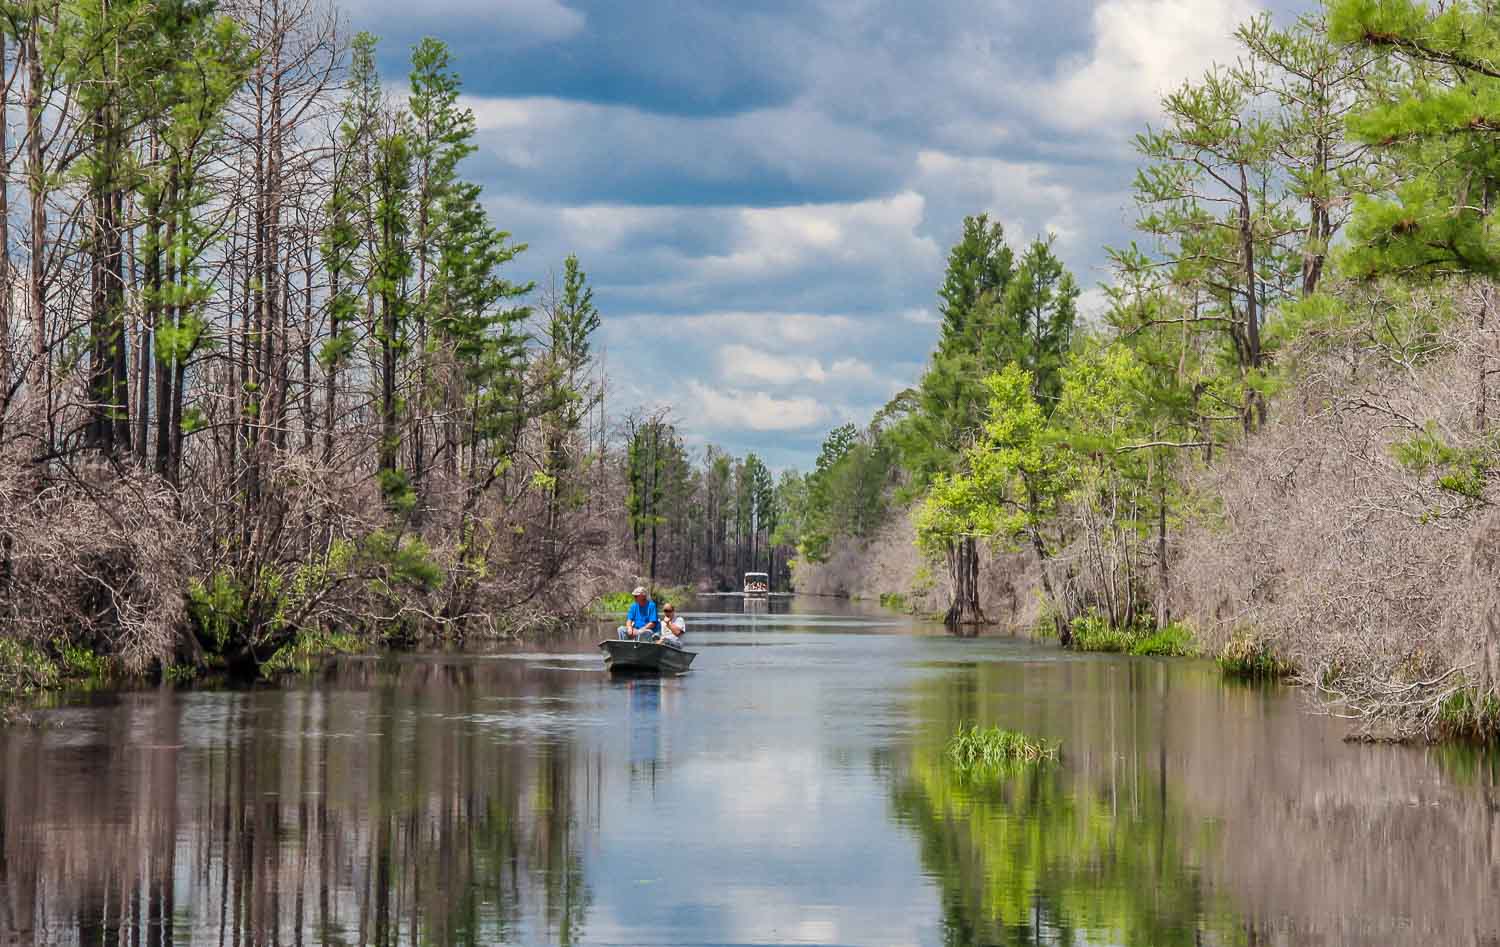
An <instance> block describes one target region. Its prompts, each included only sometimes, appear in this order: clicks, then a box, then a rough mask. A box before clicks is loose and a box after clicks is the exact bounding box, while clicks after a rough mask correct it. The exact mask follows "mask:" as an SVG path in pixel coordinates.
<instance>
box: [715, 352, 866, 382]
mask: <svg viewBox="0 0 1500 947" xmlns="http://www.w3.org/2000/svg"><path fill="white" fill-rule="evenodd" d="M719 372H720V374H721V375H722V376H723V377H724V378H726V379H728V380H729V381H733V382H750V383H752V384H769V385H803V384H813V385H822V384H824V383H826V382H835V381H837V382H865V381H873V380H874V379H875V371H874V369H872V368H871V367H870V366H869V365H867V364H865V363H864V362H862V361H860V360H859V359H857V358H840V359H835V360H834V361H833V362H831V363H829V364H828V365H827V366H826V367H825V366H824V364H823V363H822V362H821V361H819V360H818V359H816V358H812V357H809V356H805V355H795V354H783V353H776V352H769V351H766V350H764V349H760V348H752V347H751V346H748V345H726V346H724V347H722V348H720V349H719Z"/></svg>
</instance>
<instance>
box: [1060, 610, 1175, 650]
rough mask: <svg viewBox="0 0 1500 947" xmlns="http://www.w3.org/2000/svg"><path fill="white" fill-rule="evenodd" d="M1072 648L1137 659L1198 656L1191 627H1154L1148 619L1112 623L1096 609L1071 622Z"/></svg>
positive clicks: (1171, 624)
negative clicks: (1126, 624)
mask: <svg viewBox="0 0 1500 947" xmlns="http://www.w3.org/2000/svg"><path fill="white" fill-rule="evenodd" d="M1072 632H1073V641H1072V645H1071V647H1072V648H1073V649H1074V650H1077V651H1097V652H1107V653H1113V654H1134V655H1139V656H1152V657H1171V658H1190V657H1195V656H1197V654H1198V653H1199V650H1198V644H1197V640H1196V638H1195V637H1194V635H1193V631H1192V629H1191V628H1189V627H1187V626H1186V625H1184V624H1182V623H1181V622H1171V623H1170V624H1168V625H1166V626H1165V627H1161V628H1157V627H1155V626H1154V625H1152V624H1151V623H1150V621H1149V620H1145V619H1140V620H1137V621H1136V623H1135V624H1133V625H1129V626H1123V627H1122V626H1120V625H1116V624H1111V623H1110V620H1109V617H1108V616H1106V615H1103V614H1101V613H1100V612H1099V610H1098V609H1089V610H1088V611H1087V612H1085V613H1084V614H1082V615H1079V616H1078V617H1077V618H1075V619H1073V625H1072Z"/></svg>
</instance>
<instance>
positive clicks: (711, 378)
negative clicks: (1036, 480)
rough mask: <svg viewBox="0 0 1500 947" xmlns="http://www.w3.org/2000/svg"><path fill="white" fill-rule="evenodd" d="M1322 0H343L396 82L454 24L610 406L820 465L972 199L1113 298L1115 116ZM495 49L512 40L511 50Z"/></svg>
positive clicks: (1128, 116)
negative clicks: (590, 318) (1263, 14)
mask: <svg viewBox="0 0 1500 947" xmlns="http://www.w3.org/2000/svg"><path fill="white" fill-rule="evenodd" d="M1310 2H1311V0H1052V2H1049V3H1047V4H1035V3H1022V2H1018V0H942V2H938V3H932V4H911V3H909V2H906V0H765V2H758V3H755V4H749V5H743V4H741V5H726V4H723V3H721V2H718V0H670V2H668V0H633V2H631V3H617V2H609V0H498V2H494V0H428V2H424V3H423V4H421V5H419V6H411V5H407V6H405V7H400V8H398V9H393V8H390V7H389V6H388V5H384V4H377V3H375V2H374V0H355V2H354V3H353V5H352V6H351V7H350V10H351V12H352V13H353V15H354V20H355V25H356V26H359V27H365V28H370V29H372V30H374V31H376V32H377V33H379V34H381V35H382V36H383V37H385V41H384V42H383V43H382V46H381V49H382V52H383V55H388V56H390V57H391V59H390V61H389V62H387V61H386V60H384V59H383V60H382V71H383V74H384V75H386V77H387V78H388V80H389V81H390V82H391V83H392V86H393V88H394V87H397V86H404V84H405V74H406V71H407V70H406V65H405V63H404V62H402V61H401V60H402V59H404V56H405V53H406V50H407V49H408V48H409V46H410V43H411V42H413V41H414V40H415V39H416V38H418V37H420V36H422V35H426V34H431V35H437V36H439V37H441V38H443V39H446V40H447V41H448V42H449V43H450V44H451V46H452V48H453V53H454V65H455V68H456V69H457V70H458V71H459V72H460V73H461V74H462V75H463V78H464V83H465V85H464V88H465V90H467V92H468V93H469V94H467V95H465V96H464V99H463V104H464V105H465V106H467V107H469V108H471V109H472V110H473V111H474V113H475V117H476V120H477V122H478V126H479V135H478V140H477V142H476V143H477V144H478V146H479V150H478V152H477V153H476V154H475V155H474V156H472V157H471V158H470V159H469V160H468V161H467V162H466V164H465V168H464V173H465V174H466V175H468V176H470V177H471V178H473V179H474V180H477V181H479V182H480V183H481V184H483V185H484V187H485V194H486V201H487V204H488V206H489V208H490V210H491V212H492V214H493V217H494V220H495V222H496V223H497V224H498V225H500V226H502V227H503V228H504V229H506V230H508V231H510V232H512V233H513V234H514V235H515V238H516V239H517V240H518V241H522V242H525V243H527V244H529V245H530V249H529V250H528V251H527V253H525V254H523V255H522V256H521V257H520V258H519V259H518V260H517V261H516V262H515V263H513V264H511V266H510V267H509V268H508V269H509V272H508V274H507V275H509V276H510V277H511V278H513V279H516V280H518V281H524V280H527V279H536V280H537V281H538V282H539V283H540V284H541V285H543V286H546V285H548V284H549V281H555V279H556V276H557V274H558V273H559V272H560V270H561V266H562V260H563V258H564V256H566V255H567V254H568V253H570V252H571V253H577V254H578V255H579V257H580V258H581V261H582V263H583V266H584V269H585V270H587V271H588V273H589V276H590V279H591V282H592V285H593V286H594V288H595V301H596V303H597V304H598V305H599V307H600V309H601V311H602V312H603V313H604V316H605V322H604V330H603V332H602V334H601V339H600V349H601V351H603V352H605V353H607V362H608V366H609V370H610V371H611V373H612V374H613V376H614V383H613V388H612V389H611V403H612V404H613V405H615V406H616V407H617V408H618V409H619V410H621V411H625V410H629V409H630V408H632V407H635V406H636V404H644V403H661V402H662V401H670V402H672V403H673V404H674V405H676V406H677V412H676V413H677V416H678V417H679V419H680V421H681V423H682V426H683V429H684V431H685V432H686V433H688V434H689V435H690V437H692V438H693V439H694V440H695V441H697V442H705V441H711V442H717V443H720V444H722V445H724V446H726V447H727V448H729V449H731V450H733V451H735V452H743V451H745V450H748V449H754V450H756V451H757V452H758V453H760V454H761V455H762V456H763V457H766V458H767V459H768V460H770V459H772V458H779V460H780V462H781V463H783V464H786V465H797V466H803V467H805V466H806V465H807V464H808V463H810V462H811V457H812V456H815V455H816V449H817V444H818V443H819V442H820V440H821V437H822V434H823V433H824V432H825V431H826V429H827V427H828V426H829V425H831V424H836V423H840V422H842V421H844V420H854V421H863V420H866V419H867V418H868V417H869V414H870V412H871V411H873V410H875V409H876V408H878V407H879V406H880V405H881V404H883V403H884V401H885V399H887V398H888V397H889V396H890V394H891V393H893V392H894V391H896V390H899V389H900V388H902V387H905V386H906V385H909V384H911V383H912V382H914V381H915V380H916V378H917V376H918V374H919V373H920V370H921V366H922V364H923V363H924V361H925V359H926V357H927V354H928V353H929V352H930V351H931V350H932V347H933V345H934V343H935V341H936V335H937V323H938V317H937V313H936V306H937V300H936V298H935V294H936V288H937V286H938V283H939V282H940V280H941V278H942V271H943V264H944V258H945V256H946V253H947V250H948V248H949V247H950V246H951V245H952V243H953V242H954V241H955V240H956V239H957V238H958V236H959V233H960V227H961V223H962V220H963V218H964V216H966V215H968V214H975V213H980V212H988V213H990V214H991V216H992V217H994V218H996V219H999V220H1000V221H1002V222H1003V223H1004V224H1005V227H1006V231H1007V233H1008V234H1009V235H1010V238H1011V240H1012V242H1013V243H1014V244H1016V245H1017V247H1018V249H1019V247H1020V246H1021V245H1022V244H1024V243H1025V242H1026V241H1028V240H1030V239H1031V238H1032V237H1035V236H1043V235H1046V234H1048V233H1052V234H1056V235H1057V238H1058V243H1057V250H1058V252H1059V254H1060V256H1061V257H1062V258H1063V260H1064V261H1065V262H1066V263H1067V264H1068V265H1069V266H1070V268H1071V269H1072V270H1073V271H1074V273H1075V275H1077V277H1078V279H1079V281H1080V283H1082V284H1083V286H1084V287H1085V289H1086V292H1085V296H1084V299H1083V300H1082V304H1081V307H1082V309H1083V310H1084V311H1085V312H1088V313H1093V312H1096V311H1097V310H1099V309H1100V308H1101V307H1102V305H1103V298H1102V294H1101V293H1100V291H1099V290H1098V289H1096V288H1091V287H1093V285H1094V284H1095V283H1097V282H1098V281H1099V280H1101V279H1104V278H1106V271H1105V266H1104V263H1105V255H1104V253H1103V252H1102V249H1101V248H1102V247H1104V246H1106V245H1121V244H1123V243H1124V242H1126V241H1128V240H1129V239H1130V237H1131V234H1130V223H1131V219H1132V213H1133V208H1132V206H1131V199H1130V194H1129V183H1130V180H1131V176H1132V173H1133V169H1134V166H1135V163H1136V159H1135V156H1134V155H1133V154H1132V153H1131V152H1130V150H1129V147H1128V144H1127V142H1128V136H1129V134H1130V133H1132V132H1134V131H1137V130H1139V129H1140V127H1141V126H1142V125H1143V124H1144V123H1145V122H1147V121H1149V120H1152V119H1154V118H1155V116H1156V115H1157V114H1158V113H1157V107H1158V99H1159V96H1160V95H1161V93H1163V92H1164V91H1167V90H1168V89H1170V88H1172V87H1174V86H1176V85H1177V84H1179V83H1180V82H1181V81H1182V80H1184V79H1186V78H1189V77H1192V76H1194V75H1197V74H1199V73H1201V71H1202V70H1203V69H1204V68H1205V67H1206V66H1207V65H1208V62H1209V61H1210V60H1212V59H1219V60H1228V59H1232V58H1233V55H1234V49H1233V46H1232V42H1231V39H1230V34H1231V32H1232V30H1233V27H1234V25H1235V24H1236V23H1237V22H1239V21H1241V20H1243V19H1245V18H1246V17H1248V16H1249V15H1250V14H1251V13H1253V12H1255V11H1256V10H1257V9H1258V7H1261V6H1270V7H1271V8H1273V9H1275V10H1278V11H1280V12H1286V11H1287V8H1288V7H1293V8H1304V9H1305V7H1306V6H1307V5H1308V3H1310ZM497 51H499V52H498V54H497Z"/></svg>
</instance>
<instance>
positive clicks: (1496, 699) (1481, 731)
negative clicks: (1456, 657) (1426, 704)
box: [1438, 687, 1500, 744]
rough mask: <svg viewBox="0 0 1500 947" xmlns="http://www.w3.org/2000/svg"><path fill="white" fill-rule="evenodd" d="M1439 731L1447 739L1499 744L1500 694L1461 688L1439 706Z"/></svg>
mask: <svg viewBox="0 0 1500 947" xmlns="http://www.w3.org/2000/svg"><path fill="white" fill-rule="evenodd" d="M1438 731H1439V733H1440V735H1442V736H1443V737H1444V738H1446V739H1450V740H1464V741H1469V742H1472V743H1486V744H1492V743H1500V696H1497V695H1496V694H1495V693H1493V692H1491V693H1487V694H1484V695H1482V696H1481V695H1480V694H1479V692H1478V691H1476V690H1475V689H1473V688H1467V687H1465V688H1460V689H1458V690H1456V691H1454V692H1453V693H1452V694H1450V695H1449V696H1448V698H1447V699H1446V700H1444V701H1443V704H1442V706H1441V707H1439V708H1438Z"/></svg>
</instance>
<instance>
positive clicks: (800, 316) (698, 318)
mask: <svg viewBox="0 0 1500 947" xmlns="http://www.w3.org/2000/svg"><path fill="white" fill-rule="evenodd" d="M667 319H669V320H671V321H670V323H669V324H670V326H671V331H672V334H673V335H676V336H679V337H681V336H684V335H691V336H695V337H699V338H703V339H710V340H731V339H734V340H741V341H745V342H748V343H751V344H752V345H758V346H765V345H770V346H773V347H775V348H786V347H790V346H798V345H813V344H818V343H824V342H828V341H830V340H835V339H838V338H839V337H841V336H844V337H847V334H848V333H850V332H855V331H858V330H859V327H860V323H859V320H857V319H854V318H852V317H850V316H843V315H821V314H817V313H800V312H799V313H787V312H704V313H696V314H694V315H691V316H663V315H658V314H654V313H644V314H639V315H632V316H622V317H617V318H616V319H615V320H614V321H615V322H616V323H622V324H623V323H629V331H638V332H649V331H653V330H657V331H659V329H660V327H661V326H662V325H663V320H667Z"/></svg>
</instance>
